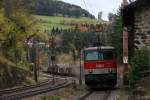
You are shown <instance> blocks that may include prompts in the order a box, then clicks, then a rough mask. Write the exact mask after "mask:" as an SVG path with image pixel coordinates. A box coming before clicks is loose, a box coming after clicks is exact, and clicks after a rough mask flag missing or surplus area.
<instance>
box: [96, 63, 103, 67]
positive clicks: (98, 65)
mask: <svg viewBox="0 0 150 100" xmlns="http://www.w3.org/2000/svg"><path fill="white" fill-rule="evenodd" d="M96 67H97V68H102V67H104V64H96Z"/></svg>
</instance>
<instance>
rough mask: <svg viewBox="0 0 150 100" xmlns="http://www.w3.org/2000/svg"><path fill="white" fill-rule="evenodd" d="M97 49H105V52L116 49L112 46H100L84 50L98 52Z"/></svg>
mask: <svg viewBox="0 0 150 100" xmlns="http://www.w3.org/2000/svg"><path fill="white" fill-rule="evenodd" d="M97 49H103V50H108V49H110V50H112V49H115V48H114V47H112V46H100V47H88V48H84V50H97Z"/></svg>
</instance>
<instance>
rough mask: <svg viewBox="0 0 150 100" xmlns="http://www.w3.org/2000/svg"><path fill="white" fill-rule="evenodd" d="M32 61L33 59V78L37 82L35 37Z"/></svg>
mask: <svg viewBox="0 0 150 100" xmlns="http://www.w3.org/2000/svg"><path fill="white" fill-rule="evenodd" d="M33 61H34V67H33V71H34V80H35V81H36V82H37V81H38V79H37V66H38V65H37V50H36V41H35V39H34V40H33Z"/></svg>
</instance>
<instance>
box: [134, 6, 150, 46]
mask: <svg viewBox="0 0 150 100" xmlns="http://www.w3.org/2000/svg"><path fill="white" fill-rule="evenodd" d="M134 27H135V30H134V31H135V37H134V45H135V48H136V49H140V48H142V47H148V48H150V7H142V8H139V10H138V9H137V10H136V11H135V24H134Z"/></svg>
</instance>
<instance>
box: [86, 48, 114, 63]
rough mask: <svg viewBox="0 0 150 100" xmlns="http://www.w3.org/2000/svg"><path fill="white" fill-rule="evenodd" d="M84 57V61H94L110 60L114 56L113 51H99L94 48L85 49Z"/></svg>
mask: <svg viewBox="0 0 150 100" xmlns="http://www.w3.org/2000/svg"><path fill="white" fill-rule="evenodd" d="M84 54H85V56H84V59H85V61H94V60H111V59H113V58H114V53H113V52H100V51H95V50H93V51H92V50H90V51H85V53H84Z"/></svg>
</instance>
